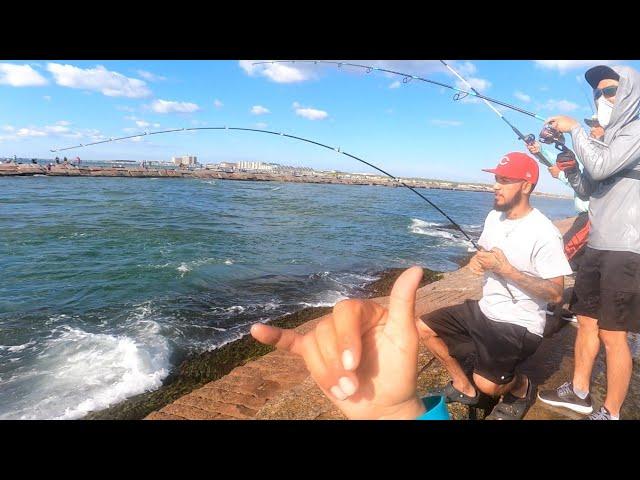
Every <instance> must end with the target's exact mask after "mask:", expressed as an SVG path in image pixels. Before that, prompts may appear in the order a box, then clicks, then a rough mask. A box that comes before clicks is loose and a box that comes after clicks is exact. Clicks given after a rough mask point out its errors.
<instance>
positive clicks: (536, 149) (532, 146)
mask: <svg viewBox="0 0 640 480" xmlns="http://www.w3.org/2000/svg"><path fill="white" fill-rule="evenodd" d="M527 149H528V150H529V153H532V154H533V155H536V154H537V153H540V144H539V143H538V142H534V143H528V144H527Z"/></svg>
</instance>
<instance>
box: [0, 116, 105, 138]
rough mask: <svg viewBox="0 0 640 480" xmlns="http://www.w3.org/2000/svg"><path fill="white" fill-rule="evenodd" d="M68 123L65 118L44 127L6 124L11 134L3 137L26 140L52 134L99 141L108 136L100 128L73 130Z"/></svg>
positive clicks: (59, 136) (58, 136)
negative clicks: (16, 126)
mask: <svg viewBox="0 0 640 480" xmlns="http://www.w3.org/2000/svg"><path fill="white" fill-rule="evenodd" d="M67 125H70V123H69V122H67V121H65V120H61V121H59V122H56V125H46V126H44V127H34V126H28V127H23V128H18V129H16V128H15V127H13V126H11V125H5V126H4V127H3V130H4V131H7V132H9V133H11V135H8V136H5V137H3V138H2V140H24V139H29V138H34V137H50V136H51V137H57V138H69V139H81V138H86V139H88V140H90V141H98V140H103V139H105V138H106V137H105V136H104V135H102V134H101V133H100V131H99V130H96V129H81V130H75V131H72V130H71V129H70V128H69V127H68V126H67Z"/></svg>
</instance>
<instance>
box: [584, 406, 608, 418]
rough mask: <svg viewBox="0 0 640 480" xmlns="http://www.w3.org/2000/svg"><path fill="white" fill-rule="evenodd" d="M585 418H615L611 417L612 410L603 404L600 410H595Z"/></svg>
mask: <svg viewBox="0 0 640 480" xmlns="http://www.w3.org/2000/svg"><path fill="white" fill-rule="evenodd" d="M583 420H613V418H611V412H609V410H607V407H605V406H604V405H603V406H602V407H600V410H598V411H597V412H593V413H592V414H591V415H589V416H588V417H587V418H583Z"/></svg>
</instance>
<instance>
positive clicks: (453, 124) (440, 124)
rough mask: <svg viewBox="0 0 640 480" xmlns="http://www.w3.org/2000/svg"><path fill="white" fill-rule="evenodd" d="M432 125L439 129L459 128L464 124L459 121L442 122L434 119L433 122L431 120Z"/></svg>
mask: <svg viewBox="0 0 640 480" xmlns="http://www.w3.org/2000/svg"><path fill="white" fill-rule="evenodd" d="M431 124H432V125H436V126H438V127H459V126H460V125H462V122H460V121H458V120H440V119H437V118H434V119H433V120H431Z"/></svg>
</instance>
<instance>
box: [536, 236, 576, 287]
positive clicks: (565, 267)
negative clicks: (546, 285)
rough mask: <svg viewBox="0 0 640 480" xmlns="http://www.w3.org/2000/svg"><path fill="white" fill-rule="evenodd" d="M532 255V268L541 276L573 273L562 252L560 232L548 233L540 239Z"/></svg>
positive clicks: (545, 277) (548, 276)
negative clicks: (544, 237)
mask: <svg viewBox="0 0 640 480" xmlns="http://www.w3.org/2000/svg"><path fill="white" fill-rule="evenodd" d="M533 255H534V257H533V265H534V268H535V269H536V272H537V273H538V275H539V276H540V277H541V278H544V279H548V278H555V277H561V276H563V275H571V274H572V273H573V270H571V266H570V265H569V262H568V261H567V257H566V256H565V254H564V245H563V243H562V236H561V235H560V232H557V233H556V232H554V233H553V234H549V235H548V236H547V237H546V239H544V240H541V241H540V244H539V247H538V248H537V249H536V251H535V252H534V254H533Z"/></svg>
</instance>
